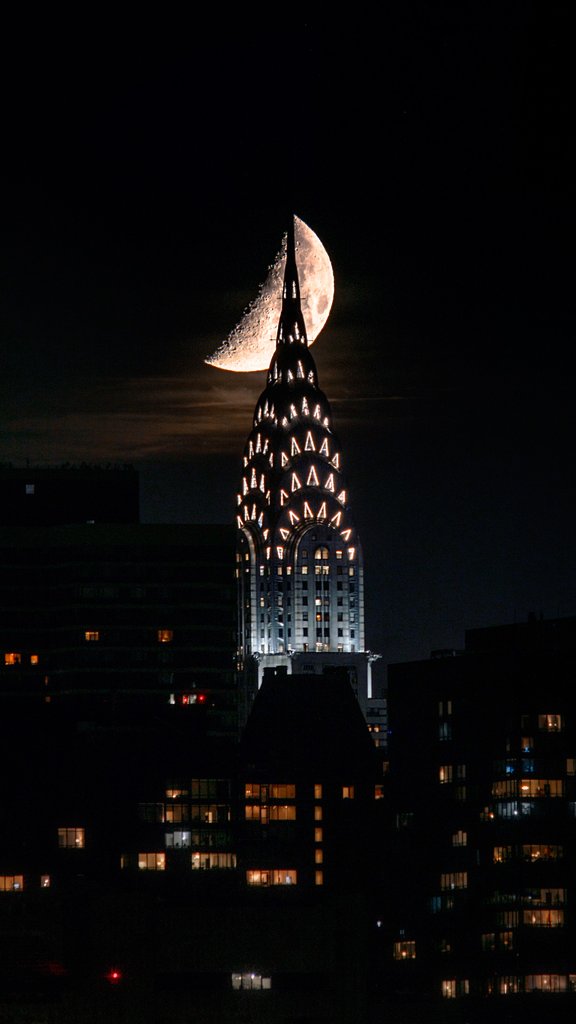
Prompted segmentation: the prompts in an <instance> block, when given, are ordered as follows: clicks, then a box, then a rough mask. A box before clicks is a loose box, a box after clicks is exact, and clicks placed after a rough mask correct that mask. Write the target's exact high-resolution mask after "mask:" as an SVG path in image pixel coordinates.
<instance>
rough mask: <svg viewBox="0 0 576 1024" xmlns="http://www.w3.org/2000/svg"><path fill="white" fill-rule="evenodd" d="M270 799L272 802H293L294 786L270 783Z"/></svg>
mask: <svg viewBox="0 0 576 1024" xmlns="http://www.w3.org/2000/svg"><path fill="white" fill-rule="evenodd" d="M270 798H271V799H272V800H294V799H295V798H296V786H294V785H292V784H290V783H289V784H287V785H283V784H278V783H272V784H271V785H270Z"/></svg>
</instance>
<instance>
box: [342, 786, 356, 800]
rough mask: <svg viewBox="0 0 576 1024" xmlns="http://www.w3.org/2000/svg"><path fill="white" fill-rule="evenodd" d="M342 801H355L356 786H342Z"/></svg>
mask: <svg viewBox="0 0 576 1024" xmlns="http://www.w3.org/2000/svg"><path fill="white" fill-rule="evenodd" d="M342 799H343V800H353V799H354V786H342Z"/></svg>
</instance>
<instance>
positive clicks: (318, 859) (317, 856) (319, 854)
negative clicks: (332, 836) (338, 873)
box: [314, 848, 324, 864]
mask: <svg viewBox="0 0 576 1024" xmlns="http://www.w3.org/2000/svg"><path fill="white" fill-rule="evenodd" d="M314 863H315V864H323V863H324V851H323V850H321V849H320V848H318V849H317V850H314Z"/></svg>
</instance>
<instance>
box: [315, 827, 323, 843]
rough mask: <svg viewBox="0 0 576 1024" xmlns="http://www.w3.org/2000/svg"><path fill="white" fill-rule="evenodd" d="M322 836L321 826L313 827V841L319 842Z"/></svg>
mask: <svg viewBox="0 0 576 1024" xmlns="http://www.w3.org/2000/svg"><path fill="white" fill-rule="evenodd" d="M322 837H323V832H322V829H321V828H315V829H314V842H315V843H321V842H322Z"/></svg>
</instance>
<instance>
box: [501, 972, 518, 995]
mask: <svg viewBox="0 0 576 1024" xmlns="http://www.w3.org/2000/svg"><path fill="white" fill-rule="evenodd" d="M521 980H522V979H521V978H518V977H517V976H516V975H507V976H506V977H504V978H498V993H499V995H501V996H509V995H513V994H514V993H516V992H520V987H521Z"/></svg>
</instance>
